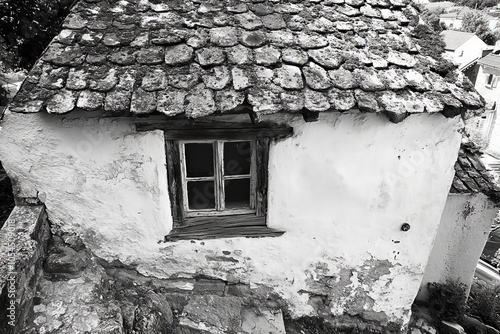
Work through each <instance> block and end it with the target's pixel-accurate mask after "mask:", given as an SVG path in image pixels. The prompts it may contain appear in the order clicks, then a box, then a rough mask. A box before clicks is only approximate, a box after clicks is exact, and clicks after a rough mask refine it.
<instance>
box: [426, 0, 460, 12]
mask: <svg viewBox="0 0 500 334" xmlns="http://www.w3.org/2000/svg"><path fill="white" fill-rule="evenodd" d="M454 5H455V3H454V2H451V1H439V2H428V3H426V4H424V7H425V9H427V10H439V9H445V8H449V7H453V6H454Z"/></svg>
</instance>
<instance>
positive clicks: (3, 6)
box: [0, 0, 74, 69]
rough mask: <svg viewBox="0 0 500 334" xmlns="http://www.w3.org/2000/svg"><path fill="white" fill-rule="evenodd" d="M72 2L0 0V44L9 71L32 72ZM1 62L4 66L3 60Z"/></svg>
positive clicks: (67, 0)
mask: <svg viewBox="0 0 500 334" xmlns="http://www.w3.org/2000/svg"><path fill="white" fill-rule="evenodd" d="M73 2H74V0H15V1H10V0H0V37H1V38H0V43H1V44H2V47H3V48H4V49H5V50H4V52H5V54H7V55H8V57H10V62H12V63H10V64H8V65H9V67H11V66H12V67H21V68H25V69H29V68H31V66H33V64H34V63H35V61H36V60H37V59H38V57H39V56H40V54H41V53H42V51H43V50H44V49H45V47H46V46H47V45H48V43H49V42H50V40H51V39H52V38H53V37H54V36H55V35H56V33H57V32H58V30H59V26H60V24H61V23H62V21H63V20H64V17H65V16H66V15H67V13H68V10H69V7H70V6H71V5H72V4H73ZM2 60H3V62H7V60H6V59H5V58H4V59H2Z"/></svg>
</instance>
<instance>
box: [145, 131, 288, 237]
mask: <svg viewBox="0 0 500 334" xmlns="http://www.w3.org/2000/svg"><path fill="white" fill-rule="evenodd" d="M202 124H205V123H202ZM136 128H137V129H138V130H139V131H141V130H143V129H144V130H143V131H147V130H151V129H153V128H154V126H152V125H151V124H150V123H148V124H145V125H144V126H142V125H141V126H137V125H136ZM156 129H162V130H164V137H165V149H166V157H167V161H166V166H167V176H168V191H169V195H170V204H171V212H172V218H173V229H172V231H171V232H170V233H169V234H168V235H167V236H165V241H167V242H169V241H177V240H192V239H211V238H229V237H276V236H280V235H282V234H283V233H284V231H279V230H275V229H272V228H269V227H267V225H266V216H267V193H268V164H269V148H270V143H271V141H273V140H277V139H280V138H285V137H288V136H291V135H292V134H293V129H292V128H291V127H288V126H272V127H267V126H260V127H259V126H252V125H251V124H250V126H249V125H247V124H233V125H232V126H231V125H229V126H228V124H227V123H224V124H223V125H220V126H219V125H218V124H217V123H214V124H212V126H201V127H196V126H195V125H194V126H193V125H192V124H191V125H189V126H186V127H182V128H172V126H168V127H164V126H158V127H156ZM203 141H221V142H224V141H230V142H231V141H251V142H253V143H254V144H253V146H254V147H253V150H254V154H253V157H252V159H253V161H252V162H254V163H252V165H253V168H254V169H255V170H254V174H255V175H254V182H255V183H254V189H255V193H254V205H255V209H254V210H253V211H252V212H248V213H247V212H235V214H206V215H201V214H199V215H188V214H187V212H186V204H185V201H187V199H186V194H185V191H184V187H183V180H185V178H184V179H183V174H182V173H183V170H182V168H183V166H182V164H181V161H182V157H181V154H182V149H181V148H182V147H181V145H182V143H183V142H184V143H185V142H203Z"/></svg>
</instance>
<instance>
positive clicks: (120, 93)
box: [9, 0, 484, 122]
mask: <svg viewBox="0 0 500 334" xmlns="http://www.w3.org/2000/svg"><path fill="white" fill-rule="evenodd" d="M416 13H418V12H417V11H416V9H415V8H413V6H412V5H411V4H410V3H409V1H407V0H314V1H313V0H306V1H301V2H297V1H292V0H259V1H247V0H245V1H243V0H242V1H233V0H222V1H218V2H200V1H192V0H185V1H182V2H167V1H165V0H158V1H154V2H149V1H147V0H128V1H118V0H79V1H78V2H77V3H76V4H75V6H74V7H73V8H72V11H71V14H70V15H69V16H68V17H67V18H66V20H65V21H64V24H63V30H62V31H61V33H60V34H59V35H58V36H56V38H55V39H54V40H53V42H52V43H51V44H50V45H49V46H48V48H47V50H46V51H45V52H44V54H43V55H42V57H41V60H40V61H38V62H37V64H36V65H35V66H34V68H33V69H32V70H31V71H30V73H29V75H28V77H27V79H26V81H25V82H24V83H23V85H22V87H21V89H20V91H19V92H18V94H17V95H16V97H15V98H14V100H13V102H12V103H11V104H10V105H9V108H10V110H12V111H14V112H39V111H42V110H44V109H46V110H47V111H48V112H51V113H65V112H70V111H71V110H72V108H81V109H85V110H104V111H108V112H111V113H118V112H124V113H126V112H131V114H150V113H155V112H158V113H163V114H165V115H168V116H173V115H178V114H184V115H185V116H186V117H190V118H195V117H203V116H205V115H209V114H212V113H216V112H231V111H233V110H236V109H238V107H239V106H241V105H242V104H244V103H248V104H249V106H247V107H250V108H252V109H253V111H254V112H255V113H256V114H257V115H259V114H268V113H274V112H280V111H288V112H299V111H302V110H304V109H305V110H307V109H309V110H312V111H327V110H338V111H346V110H350V109H353V108H356V107H357V108H359V110H361V111H363V112H383V113H385V114H386V115H388V117H389V119H390V120H392V121H394V122H399V121H401V120H402V119H404V117H406V116H407V115H410V114H412V113H420V112H423V111H425V112H441V113H443V114H444V115H445V116H447V117H453V116H456V115H459V114H460V113H461V112H463V111H464V110H465V109H466V108H468V109H477V108H481V107H482V106H483V104H484V101H483V100H482V98H481V97H480V96H479V95H478V94H477V93H476V92H474V91H471V88H469V87H471V86H470V85H469V84H468V83H467V82H466V79H463V78H462V77H461V76H459V75H456V70H455V69H453V68H452V67H451V66H449V64H448V63H447V62H446V60H444V59H442V58H439V57H434V58H433V57H431V56H429V53H428V52H423V51H424V50H421V48H422V47H423V46H424V45H426V43H428V41H427V40H426V41H422V40H420V38H425V39H429V38H433V36H425V37H419V36H418V34H417V33H415V26H414V25H413V24H414V23H413V22H414V21H415V22H416V20H413V18H414V17H415V15H416ZM412 20H413V21H412ZM436 36H437V35H436ZM436 36H434V37H436ZM420 52H423V54H421V53H420ZM445 78H446V79H445ZM453 78H454V79H453ZM202 102H203V103H205V104H203V103H202Z"/></svg>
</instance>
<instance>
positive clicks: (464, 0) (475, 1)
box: [429, 0, 500, 9]
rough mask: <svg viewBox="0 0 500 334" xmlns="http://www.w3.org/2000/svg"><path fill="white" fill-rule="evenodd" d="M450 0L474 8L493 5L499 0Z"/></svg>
mask: <svg viewBox="0 0 500 334" xmlns="http://www.w3.org/2000/svg"><path fill="white" fill-rule="evenodd" d="M441 1H442V0H429V2H441ZM450 1H452V2H454V3H456V4H457V5H458V6H467V7H470V8H476V9H484V8H489V7H495V6H496V5H498V3H499V2H500V0H450Z"/></svg>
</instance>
